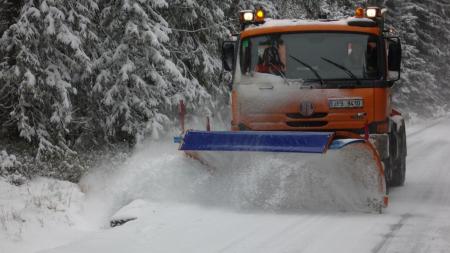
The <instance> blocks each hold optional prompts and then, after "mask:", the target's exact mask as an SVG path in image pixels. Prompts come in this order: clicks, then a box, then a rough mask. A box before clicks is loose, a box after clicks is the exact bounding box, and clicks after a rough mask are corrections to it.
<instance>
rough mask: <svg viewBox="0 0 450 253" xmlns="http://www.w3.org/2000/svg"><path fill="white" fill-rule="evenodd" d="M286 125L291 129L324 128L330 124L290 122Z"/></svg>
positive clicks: (321, 122)
mask: <svg viewBox="0 0 450 253" xmlns="http://www.w3.org/2000/svg"><path fill="white" fill-rule="evenodd" d="M286 124H287V125H288V126H290V127H323V126H326V125H327V124H328V122H327V121H289V122H286Z"/></svg>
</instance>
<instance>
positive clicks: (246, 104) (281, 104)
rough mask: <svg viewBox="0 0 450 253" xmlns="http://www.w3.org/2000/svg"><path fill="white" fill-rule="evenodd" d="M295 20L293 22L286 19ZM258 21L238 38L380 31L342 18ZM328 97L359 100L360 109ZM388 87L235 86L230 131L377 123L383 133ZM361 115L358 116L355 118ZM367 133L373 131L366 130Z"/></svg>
mask: <svg viewBox="0 0 450 253" xmlns="http://www.w3.org/2000/svg"><path fill="white" fill-rule="evenodd" d="M292 24H295V23H292ZM292 24H290V25H280V24H278V25H266V26H265V25H262V26H260V27H251V28H249V29H246V30H244V31H242V32H241V35H240V38H241V39H244V38H248V37H253V36H259V35H264V34H272V33H290V32H310V31H314V32H317V31H324V32H326V31H329V32H341V31H342V32H360V33H368V34H374V35H380V29H379V27H361V26H349V25H348V24H346V23H344V22H333V21H332V22H319V21H316V22H311V23H310V24H308V23H307V22H303V23H301V24H298V25H292ZM333 98H362V99H363V102H364V106H363V107H361V108H345V109H333V108H330V107H329V100H330V99H333ZM304 102H309V103H310V104H312V105H313V107H314V115H311V116H309V117H304V115H302V114H301V113H300V110H301V109H300V106H301V104H302V103H304ZM391 111H392V108H391V90H390V88H389V87H387V86H386V87H384V88H341V89H320V88H315V89H300V88H298V87H297V88H288V86H284V87H270V89H264V88H261V87H258V84H252V85H235V86H234V88H233V91H232V115H233V119H232V130H235V131H238V130H243V129H246V130H256V131H354V132H358V131H360V130H362V129H364V128H365V126H367V125H370V124H373V123H375V124H377V126H376V132H377V133H386V132H387V131H388V123H387V122H388V117H389V116H390V114H391ZM361 115H362V116H361ZM372 132H373V131H372Z"/></svg>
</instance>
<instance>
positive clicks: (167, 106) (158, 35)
mask: <svg viewBox="0 0 450 253" xmlns="http://www.w3.org/2000/svg"><path fill="white" fill-rule="evenodd" d="M167 7H168V4H167V2H165V1H164V0H161V1H156V2H155V1H150V0H146V1H137V0H123V1H116V0H111V1H106V2H105V3H104V7H103V9H102V15H101V19H102V20H101V26H102V28H103V30H104V32H105V34H106V36H105V39H104V42H103V44H104V47H105V48H106V50H105V51H104V52H103V54H102V56H101V58H100V60H99V61H97V64H96V68H97V69H98V71H99V74H98V75H97V78H96V82H95V85H94V87H93V91H94V95H95V96H97V97H99V98H101V104H99V108H97V109H98V111H99V113H100V114H101V115H102V121H101V122H100V124H101V126H100V128H101V129H104V136H105V137H109V138H111V137H112V139H117V140H122V139H125V140H127V141H128V142H130V143H133V142H134V141H135V138H137V139H138V140H139V139H141V138H142V137H144V135H146V134H151V135H153V137H155V138H157V136H158V133H159V132H160V131H162V130H163V126H164V125H167V124H169V117H168V114H169V113H170V112H171V111H173V110H174V108H175V106H176V105H177V103H178V100H179V99H180V98H181V97H182V95H183V94H184V93H185V91H189V92H191V93H190V94H188V95H189V96H190V97H191V98H194V97H198V96H197V95H198V94H199V93H201V89H198V88H191V89H189V87H190V85H189V84H190V82H189V80H187V79H186V78H185V77H184V76H183V74H182V73H181V72H180V70H179V69H178V67H177V65H175V64H174V63H173V62H172V61H171V58H170V51H169V50H168V49H167V47H166V45H167V44H168V43H169V42H170V37H169V34H170V33H171V29H170V28H169V24H168V23H167V21H166V20H165V19H164V18H163V17H162V16H161V15H160V14H159V13H158V10H159V9H164V8H167Z"/></svg>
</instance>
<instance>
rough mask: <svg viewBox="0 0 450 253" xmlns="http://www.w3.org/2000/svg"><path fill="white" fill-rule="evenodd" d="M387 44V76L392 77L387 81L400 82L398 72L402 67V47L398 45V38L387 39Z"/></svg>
mask: <svg viewBox="0 0 450 253" xmlns="http://www.w3.org/2000/svg"><path fill="white" fill-rule="evenodd" d="M387 42H388V43H389V51H388V71H389V76H392V77H393V78H389V79H390V80H389V81H392V82H395V81H398V80H400V71H401V65H402V64H401V63H402V45H401V43H400V38H399V37H391V38H388V40H387Z"/></svg>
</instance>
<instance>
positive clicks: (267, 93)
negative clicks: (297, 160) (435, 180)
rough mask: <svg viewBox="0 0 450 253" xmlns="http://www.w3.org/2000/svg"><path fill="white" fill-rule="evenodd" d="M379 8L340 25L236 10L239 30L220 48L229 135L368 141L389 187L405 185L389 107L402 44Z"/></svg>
mask: <svg viewBox="0 0 450 253" xmlns="http://www.w3.org/2000/svg"><path fill="white" fill-rule="evenodd" d="M383 14H384V10H382V9H380V8H378V7H369V8H367V9H362V8H358V9H357V11H356V14H355V16H354V17H350V18H345V19H340V20H329V19H323V20H300V19H291V20H275V19H268V18H266V17H265V13H264V11H263V10H261V9H259V10H256V11H242V12H241V13H240V20H241V28H242V30H241V32H240V34H239V35H238V36H236V37H235V38H234V39H233V40H231V41H225V42H224V43H223V44H222V60H223V66H224V69H225V70H227V71H232V73H233V81H232V122H231V128H232V130H234V131H242V130H248V131H315V132H320V131H327V132H330V131H332V132H336V133H340V132H342V133H344V132H345V133H351V134H356V135H361V136H367V137H368V138H369V139H370V141H371V142H372V143H373V144H374V146H375V147H376V148H377V150H378V153H379V155H380V157H381V159H382V161H383V162H384V169H385V174H386V175H385V176H386V181H387V184H388V185H389V186H400V185H403V183H404V181H405V167H406V164H405V160H406V135H405V124H404V120H403V118H402V116H401V114H400V113H399V112H398V111H397V110H395V109H393V108H392V89H391V88H392V86H393V85H394V83H395V81H397V80H399V78H400V65H401V44H400V40H399V38H398V37H395V36H392V35H391V34H390V33H389V32H388V30H386V29H385V24H384V17H383Z"/></svg>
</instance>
